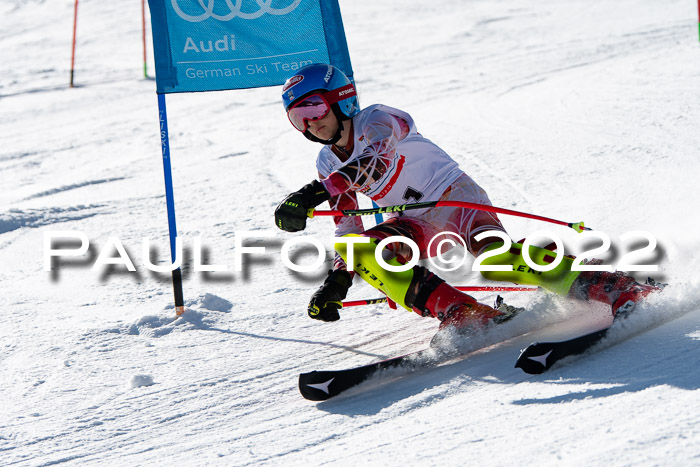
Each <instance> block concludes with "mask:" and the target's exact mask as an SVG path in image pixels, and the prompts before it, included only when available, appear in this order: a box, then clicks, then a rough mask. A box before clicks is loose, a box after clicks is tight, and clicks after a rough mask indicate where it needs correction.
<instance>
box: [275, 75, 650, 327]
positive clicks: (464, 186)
mask: <svg viewBox="0 0 700 467" xmlns="http://www.w3.org/2000/svg"><path fill="white" fill-rule="evenodd" d="M282 100H283V103H284V107H285V110H286V112H287V116H288V117H289V120H290V122H291V123H292V125H293V126H294V127H295V128H296V129H297V130H299V131H300V132H302V133H303V135H304V136H305V137H306V138H307V139H309V140H311V141H315V142H318V143H321V144H323V145H324V146H323V148H322V149H321V151H320V153H319V155H318V159H317V161H316V167H317V169H318V173H319V177H320V181H319V180H314V181H312V182H311V183H309V184H308V185H306V186H304V187H303V188H301V189H300V190H299V191H296V192H294V193H292V194H290V195H289V196H288V197H287V198H286V199H285V200H284V201H282V203H281V204H280V205H279V206H278V207H277V209H276V210H275V224H276V225H277V226H278V227H279V228H280V229H282V230H286V231H288V232H297V231H300V230H303V229H304V228H305V227H306V219H307V210H308V209H310V208H314V207H316V206H318V205H319V204H321V203H323V202H324V201H329V203H330V205H331V208H332V209H357V208H358V203H357V196H356V193H357V192H360V193H362V194H364V195H366V196H368V197H370V198H371V199H372V200H374V202H375V203H376V204H377V205H378V206H380V207H381V206H391V205H396V204H406V203H410V202H416V201H435V200H440V201H468V202H472V203H479V204H486V205H490V204H491V202H490V200H489V198H488V196H487V194H486V192H485V191H484V190H483V189H482V188H481V187H480V186H479V185H477V184H476V183H475V182H474V181H473V180H472V179H471V178H470V177H469V176H468V175H467V174H465V173H464V172H463V171H462V170H461V169H460V168H459V166H458V164H457V163H456V162H455V161H454V160H453V159H452V158H451V157H450V156H448V155H447V154H446V153H445V152H444V151H443V150H442V149H440V148H439V147H438V146H437V145H435V144H434V143H432V142H431V141H429V140H428V139H426V138H425V137H423V136H422V135H421V134H420V133H418V131H417V130H416V126H415V124H414V122H413V119H412V118H411V116H410V115H409V114H407V113H405V112H403V111H401V110H397V109H394V108H391V107H388V106H385V105H372V106H369V107H367V108H366V109H364V110H360V108H359V106H358V102H357V95H356V90H355V87H354V85H353V84H352V83H351V82H350V80H349V79H348V78H347V76H345V74H344V73H343V72H342V71H340V70H339V69H337V68H335V67H334V66H332V65H324V64H314V65H309V66H306V67H304V68H302V69H300V70H298V71H297V72H296V73H295V74H294V75H293V76H291V77H290V78H289V79H288V80H287V82H286V83H285V84H284V86H283V89H282ZM334 220H335V223H336V237H341V236H361V237H365V238H368V239H369V243H357V244H354V248H353V252H352V253H353V258H354V260H353V264H352V269H353V270H354V271H355V273H357V274H359V275H360V276H361V277H362V278H363V279H365V280H366V281H367V282H368V283H370V285H372V286H373V287H375V288H377V289H379V290H380V291H382V292H383V293H385V294H386V295H387V296H388V297H389V298H390V299H391V300H393V301H394V302H396V303H397V304H399V305H401V306H402V307H404V308H406V309H407V310H412V311H415V312H416V313H418V314H420V315H421V316H429V317H435V318H438V319H439V320H440V321H441V324H440V329H444V328H445V327H446V326H454V327H455V328H457V329H458V330H469V329H475V328H481V327H483V326H485V325H487V324H488V323H489V322H490V321H494V322H498V321H501V320H504V319H507V318H508V316H507V315H505V314H504V312H503V311H499V310H497V309H494V308H492V307H490V306H487V305H483V304H481V303H478V302H477V301H476V300H475V299H474V298H473V297H471V296H469V295H467V294H464V293H462V292H459V291H458V290H456V289H455V288H453V287H452V286H450V285H449V284H447V283H446V282H445V281H444V280H442V279H440V278H439V277H438V276H437V275H435V274H433V273H432V272H430V271H429V270H427V269H426V268H424V267H422V266H414V267H413V268H412V269H409V270H407V271H403V272H394V271H388V270H386V269H384V268H382V267H380V266H379V264H378V263H377V261H376V259H375V257H374V251H375V248H376V246H377V244H378V243H379V242H380V241H381V240H383V239H385V238H387V237H392V236H400V237H406V238H409V239H411V240H413V241H414V242H415V243H416V244H417V245H418V246H419V248H420V251H421V258H424V257H427V256H433V255H435V254H436V251H428V242H429V241H430V240H431V239H432V238H433V237H435V236H436V235H438V234H440V233H441V232H449V233H452V234H457V235H459V236H460V237H461V238H462V239H463V240H464V241H465V242H466V245H467V248H468V250H469V252H470V253H471V254H472V255H474V256H477V255H480V254H481V253H483V252H486V251H489V250H493V249H495V248H498V247H501V246H503V241H502V240H500V239H499V238H498V237H486V238H481V239H480V240H479V241H477V239H476V238H475V237H476V236H478V235H479V234H480V233H482V232H486V231H493V230H495V231H500V232H505V229H504V228H503V226H502V225H501V222H500V221H499V219H498V217H497V216H496V215H495V214H492V213H488V212H484V211H478V210H472V209H463V208H451V207H437V208H429V209H423V210H417V211H406V212H402V213H398V214H395V215H394V216H393V217H390V218H389V219H388V220H386V221H384V222H382V223H381V224H378V225H377V226H375V227H373V228H371V229H368V230H364V228H363V225H362V221H361V219H360V218H358V217H335V218H334ZM434 243H436V244H437V243H439V242H434ZM335 248H336V257H335V262H334V267H333V270H332V271H330V273H329V275H328V277H327V278H326V280H325V282H324V283H323V285H322V286H321V287H320V288H319V289H318V291H317V292H316V293H315V294H314V295H313V296H312V298H311V302H310V303H309V307H308V314H309V316H310V317H311V318H314V319H320V320H323V321H335V320H337V319H339V318H340V315H339V314H338V310H339V308H340V307H341V300H343V299H344V298H345V297H346V294H347V291H348V289H349V287H350V286H351V284H352V275H351V274H350V273H349V272H348V271H347V269H348V267H347V266H348V265H347V264H346V262H347V260H348V253H349V252H348V248H349V247H348V245H347V244H343V243H338V244H336V246H335ZM521 250H522V244H519V243H514V242H513V244H512V246H511V248H510V250H509V251H506V252H505V253H500V254H498V255H495V256H492V257H490V258H488V259H487V260H485V261H484V262H483V263H482V264H484V265H491V264H498V265H513V266H514V267H513V270H512V271H509V272H502V271H497V272H494V271H485V272H482V275H484V276H485V277H486V278H488V279H491V280H499V281H508V282H515V283H519V284H528V285H538V286H541V287H543V288H545V289H547V290H549V291H551V292H554V293H557V294H560V295H569V296H572V297H575V298H579V299H584V300H589V299H590V300H595V301H600V302H604V303H606V304H609V305H611V306H612V312H613V314H615V313H617V311H618V309H620V308H621V307H625V309H627V308H631V307H633V306H634V304H635V303H636V302H637V301H638V300H639V299H640V298H642V297H644V296H646V295H647V294H649V293H650V292H652V291H653V290H657V288H656V287H653V286H650V285H642V284H638V283H637V282H636V281H635V280H634V279H633V278H631V277H629V276H626V275H624V274H622V273H609V272H597V271H596V272H589V271H585V272H578V271H571V263H572V261H573V258H571V257H565V258H564V260H563V261H562V262H561V263H560V264H559V265H558V266H557V267H556V268H554V269H553V270H551V271H548V272H542V273H536V274H533V273H532V272H533V271H532V269H530V268H529V267H524V268H523V267H519V266H522V265H525V262H524V260H523V257H522V254H521ZM529 253H530V257H531V258H532V259H533V260H534V261H535V262H536V263H538V264H547V262H551V260H552V259H553V258H554V257H555V253H553V252H552V251H549V250H546V249H543V248H538V247H534V246H531V247H530V250H529ZM411 254H412V252H411V250H410V249H409V248H408V247H407V245H406V244H405V243H402V242H394V243H389V244H388V246H387V247H386V248H385V250H384V251H382V256H383V258H384V259H385V261H386V262H387V263H388V264H390V265H396V266H398V265H401V264H405V263H406V262H407V261H408V260H410V259H411ZM528 269H529V270H530V273H527V272H523V271H527V270H528Z"/></svg>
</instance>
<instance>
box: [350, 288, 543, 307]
mask: <svg viewBox="0 0 700 467" xmlns="http://www.w3.org/2000/svg"><path fill="white" fill-rule="evenodd" d="M455 289H457V290H461V291H462V292H536V291H538V290H539V287H498V286H497V287H489V286H479V285H472V286H458V287H455ZM385 302H389V306H390V307H391V308H396V304H395V303H394V302H393V300H390V299H389V298H387V297H381V298H369V299H365V300H349V301H347V302H342V303H343V308H345V307H348V306H361V305H375V304H377V303H385Z"/></svg>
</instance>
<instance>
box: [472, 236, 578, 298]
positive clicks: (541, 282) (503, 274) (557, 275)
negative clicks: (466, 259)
mask: <svg viewBox="0 0 700 467" xmlns="http://www.w3.org/2000/svg"><path fill="white" fill-rule="evenodd" d="M501 247H503V243H501V242H498V243H495V244H493V245H490V246H489V247H487V248H486V249H485V251H484V252H483V253H482V255H483V254H487V255H488V252H491V251H493V250H495V249H497V248H501ZM522 247H523V244H522V243H513V244H512V245H511V247H510V249H509V250H507V251H505V252H502V253H499V254H496V255H492V256H489V257H487V258H485V259H484V260H483V261H482V262H481V264H482V265H484V266H492V265H506V266H507V265H512V266H513V269H512V270H511V271H481V275H482V276H484V277H485V278H487V279H490V280H494V281H505V282H514V283H516V284H523V285H536V286H539V287H542V288H544V289H546V290H549V291H550V292H554V293H556V294H559V295H566V294H568V293H569V289H571V284H573V282H574V280H576V278H577V277H578V275H579V274H581V272H580V271H572V270H571V264H572V263H573V261H574V258H572V257H570V256H564V258H563V259H562V261H561V263H559V264H558V265H557V266H556V267H555V268H554V269H552V270H551V271H537V270H535V269H533V268H532V267H530V266H529V265H528V264H527V263H526V262H525V260H524V258H523V255H522ZM529 253H530V259H532V261H533V262H534V263H535V264H537V265H540V266H547V265H549V264H551V263H552V262H553V261H554V260H555V258H556V256H557V253H555V252H553V251H550V250H547V249H544V248H540V247H538V246H532V245H531V246H530V248H529Z"/></svg>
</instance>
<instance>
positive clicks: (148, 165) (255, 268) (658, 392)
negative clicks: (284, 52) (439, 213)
mask: <svg viewBox="0 0 700 467" xmlns="http://www.w3.org/2000/svg"><path fill="white" fill-rule="evenodd" d="M341 8H342V11H343V20H344V24H345V29H346V33H347V39H348V44H349V49H350V54H351V57H352V60H353V68H354V70H355V78H356V81H357V85H358V90H359V95H360V103H361V105H364V106H367V105H370V104H372V103H375V102H381V103H385V104H387V105H391V106H395V107H398V108H402V109H404V110H406V111H408V112H410V113H411V114H412V115H413V116H414V118H415V119H416V123H417V126H418V129H419V131H421V133H423V134H424V135H426V136H427V137H428V138H430V139H432V140H433V141H435V142H436V143H438V144H439V145H441V146H442V147H443V148H444V149H445V150H446V151H447V152H448V153H450V154H451V155H452V156H453V157H454V158H455V159H456V160H457V161H458V162H460V164H461V166H462V167H463V168H464V169H465V171H466V172H467V173H468V174H469V175H470V176H471V177H472V178H474V179H475V180H476V181H477V182H478V183H479V184H481V185H482V186H483V187H484V188H485V189H486V190H487V192H488V193H489V196H490V198H491V201H492V202H493V203H494V204H495V205H498V206H503V207H506V208H511V209H517V210H522V211H526V212H533V213H536V214H541V215H545V216H548V217H554V218H561V219H563V220H566V221H569V222H577V221H580V220H584V221H585V222H586V225H588V226H592V227H595V228H596V229H598V230H600V231H603V232H605V233H607V234H608V235H609V236H610V237H611V239H612V241H613V244H614V245H615V250H616V252H615V254H610V255H607V256H606V258H605V259H606V260H607V261H609V262H611V263H614V262H615V261H616V260H617V259H618V258H619V255H620V254H621V252H622V251H624V247H623V246H621V245H620V243H619V242H620V240H619V237H620V235H622V234H623V233H625V232H628V231H632V230H647V231H649V232H652V233H653V234H654V235H656V236H657V238H658V239H659V247H658V251H659V252H660V253H659V255H657V256H656V257H655V258H654V259H655V260H659V264H660V268H659V272H658V274H657V276H659V277H660V278H661V279H662V280H664V281H667V282H669V283H670V284H671V285H670V286H669V287H668V288H667V289H666V290H665V291H664V292H663V294H661V295H659V296H656V297H651V298H650V299H649V301H648V302H647V303H645V304H643V305H640V306H639V308H638V310H636V311H635V313H634V314H633V315H631V316H630V318H629V319H628V320H627V321H625V322H624V325H622V326H619V329H616V330H615V332H612V333H611V334H610V337H609V338H608V339H606V340H605V341H604V342H602V343H601V345H600V347H599V349H598V351H596V352H593V353H590V354H588V355H585V356H579V357H573V358H569V359H566V360H564V361H562V362H560V363H558V364H557V365H556V366H555V367H553V368H552V369H551V370H550V371H549V372H547V373H546V374H544V375H539V376H530V375H526V374H524V373H522V372H520V370H518V369H514V368H513V364H514V362H515V359H516V358H517V356H518V352H519V350H520V349H522V348H524V347H525V346H526V345H527V344H529V343H530V342H532V341H535V340H553V339H555V338H564V337H567V336H571V335H573V334H578V333H580V332H581V329H580V328H582V327H586V328H590V329H594V328H596V327H601V326H603V325H605V323H606V322H607V320H609V316H608V314H607V310H606V309H605V307H601V306H595V305H592V306H587V305H585V304H580V303H571V302H568V301H566V300H564V299H559V298H556V297H551V296H548V295H544V294H524V293H520V294H518V293H504V294H503V295H504V296H505V298H506V301H507V302H508V303H511V304H513V305H518V306H525V307H526V308H527V311H526V312H524V313H522V314H521V315H519V316H518V317H516V318H515V319H514V320H513V321H512V322H509V323H506V324H504V325H503V327H499V328H497V329H495V330H493V331H492V333H491V334H490V335H488V336H485V337H484V339H485V340H486V341H487V342H496V341H500V340H502V339H506V338H509V337H512V336H514V335H516V337H513V338H512V339H510V340H507V341H506V342H503V343H498V344H495V345H493V346H492V347H490V348H488V349H487V350H485V351H477V352H474V353H473V354H470V355H469V356H468V357H466V358H462V359H456V360H454V361H451V362H447V363H445V364H444V365H441V366H439V367H437V368H431V369H424V370H419V371H417V372H415V373H412V374H410V375H404V376H401V373H400V372H391V371H390V372H387V373H386V374H384V375H383V376H381V377H377V378H374V379H372V380H370V381H367V382H365V383H363V384H362V385H360V386H358V387H356V388H352V389H350V390H349V391H347V393H345V394H342V395H341V396H339V397H337V398H335V399H332V400H329V401H326V402H321V403H310V402H308V401H305V400H303V399H302V398H301V396H300V395H299V392H298V389H297V387H296V385H297V377H298V374H299V373H300V372H306V371H311V370H315V369H318V370H321V369H341V368H347V367H352V366H356V365H362V364H366V363H369V362H372V361H376V360H380V359H385V358H389V357H393V356H396V355H400V354H403V353H407V352H411V351H414V350H418V349H421V348H424V347H426V346H427V345H428V342H429V341H430V338H431V336H432V334H433V333H434V331H435V329H436V327H437V323H436V322H435V321H432V320H427V319H422V318H420V317H418V316H417V315H415V314H412V313H406V312H401V311H397V310H390V309H388V307H386V306H381V305H375V306H367V307H357V308H348V309H345V310H343V313H342V319H341V321H339V322H337V323H318V322H315V321H312V320H309V319H308V318H307V317H306V313H305V308H306V304H307V302H308V299H309V296H310V295H311V293H312V292H313V291H314V290H315V289H316V287H317V286H318V284H319V283H320V282H321V281H322V279H323V277H324V276H325V270H326V269H327V268H328V267H330V264H331V254H330V252H329V253H328V255H327V262H326V263H325V264H324V267H323V268H321V269H322V270H319V271H318V272H317V273H310V274H305V275H294V274H292V273H291V272H290V271H288V270H287V269H286V268H284V266H283V265H282V262H281V260H280V257H279V252H280V249H281V247H282V243H283V242H284V241H285V240H286V239H288V238H291V235H288V234H284V233H281V232H279V231H276V230H274V229H275V227H274V226H273V222H272V213H273V211H274V208H275V206H276V205H277V203H278V202H279V201H280V200H281V199H283V197H284V196H286V194H288V193H289V192H290V191H292V190H296V189H298V188H299V187H300V186H302V185H304V184H306V183H308V182H309V181H310V180H311V179H312V178H314V177H315V176H316V173H315V168H314V156H315V154H316V151H317V150H318V146H317V145H315V144H312V143H309V142H306V141H305V140H304V139H303V138H301V137H300V135H299V134H298V132H296V131H295V130H293V128H291V127H290V125H289V122H288V121H287V119H286V117H285V116H284V114H283V112H282V106H281V104H280V101H279V87H272V88H263V89H253V90H242V91H232V92H218V93H204V94H183V95H171V96H168V115H169V122H168V123H169V127H170V145H171V152H172V163H173V178H174V183H175V203H176V212H177V223H178V231H179V234H180V236H181V237H182V238H183V240H184V244H185V250H184V260H185V261H184V267H183V277H184V289H185V290H184V291H185V298H186V304H187V311H186V312H185V314H184V315H183V316H182V317H180V318H177V319H176V317H175V314H174V308H173V305H172V290H171V285H170V277H169V275H168V274H164V273H152V272H150V271H148V270H147V269H146V268H145V266H144V258H143V255H144V252H143V251H142V243H141V242H142V240H143V239H144V238H149V239H150V241H151V244H150V246H151V251H150V256H149V257H150V258H151V261H153V262H155V263H164V262H166V261H167V260H168V258H169V251H168V250H169V248H168V234H167V217H166V210H165V201H164V194H163V175H162V164H161V158H160V140H159V134H158V112H157V105H156V96H155V84H154V82H153V80H145V79H143V78H142V76H141V71H142V69H141V68H140V65H139V60H140V58H141V53H142V51H141V30H140V19H139V15H140V11H139V8H138V5H130V6H128V5H127V6H125V5H122V4H117V3H113V2H102V1H98V0H84V1H81V2H80V11H79V19H78V48H77V57H76V74H75V77H76V82H77V86H76V87H75V88H74V89H70V88H68V86H67V82H68V77H69V65H70V32H71V27H72V14H73V2H71V1H69V0H57V1H52V2H46V1H40V0H6V1H5V2H2V4H0V13H1V14H0V49H1V50H3V63H4V65H5V66H4V67H3V68H2V69H0V127H1V128H2V135H3V144H2V146H1V147H0V176H1V177H2V181H3V190H2V191H1V192H0V265H1V266H0V304H2V305H3V306H2V310H3V311H4V313H3V318H2V325H1V326H0V379H1V380H2V381H3V384H2V385H0V401H2V403H0V465H54V464H63V463H69V464H78V463H81V464H83V463H89V464H117V463H118V464H135V465H145V464H155V463H158V464H163V463H165V464H168V463H172V462H175V461H177V462H180V463H184V464H187V465H205V464H207V465H209V464H215V465H241V466H244V465H308V464H311V465H346V464H348V465H349V464H357V463H362V462H365V463H369V464H372V465H405V464H411V465H414V464H419V465H470V464H479V465H519V464H533V465H536V464H554V465H572V464H573V465H591V464H594V465H597V464H606V465H678V466H681V465H682V466H686V465H697V464H698V463H700V424H699V423H698V420H700V411H699V409H698V407H700V399H699V398H698V394H700V371H698V362H700V325H699V324H698V323H699V322H700V280H699V278H700V276H699V275H698V272H697V271H698V268H699V267H700V256H698V253H697V252H698V251H699V248H700V242H698V240H697V234H696V232H698V231H699V230H700V220H698V219H699V218H698V216H695V215H693V213H692V206H694V203H695V202H696V201H697V198H698V197H697V194H696V192H697V190H696V180H695V179H696V178H697V173H698V167H699V166H700V165H699V164H698V162H697V160H698V157H697V156H698V148H699V147H700V133H698V131H697V126H698V125H697V122H698V121H699V119H700V112H699V111H698V107H697V105H696V103H697V102H698V101H699V98H700V95H699V94H700V91H699V89H700V88H698V85H697V83H698V78H700V61H699V60H698V53H700V52H699V51H698V43H697V23H696V20H697V11H696V9H695V5H693V4H691V3H689V2H681V1H680V0H664V1H661V2H651V3H650V2H643V1H641V0H621V1H619V2H603V1H594V2H590V1H583V0H566V1H563V2H555V1H547V2H545V3H541V2H540V3H538V4H532V3H531V2H524V1H521V0H515V1H510V2H489V1H484V0H476V1H470V2H462V3H455V2H447V1H444V0H439V1H435V2H418V1H412V2H408V3H406V4H402V5H401V8H397V7H396V5H394V6H388V5H385V4H384V3H382V2H369V1H367V0H356V1H353V2H344V3H343V4H342V5H341ZM368 31H371V33H369V32H368ZM149 42H150V41H149ZM148 53H149V57H152V50H149V52H148ZM149 70H150V73H151V74H152V73H153V71H152V70H153V63H152V61H151V62H149ZM368 205H369V202H368V201H363V206H368ZM503 221H504V224H505V226H506V227H507V228H508V230H509V232H510V233H511V235H512V236H513V237H516V238H517V239H519V238H521V237H525V236H526V235H527V234H528V233H530V232H533V231H535V230H541V229H545V230H547V229H548V228H549V229H550V230H551V231H552V232H556V233H557V234H558V235H559V236H561V237H562V239H563V240H564V242H565V246H566V248H567V249H569V248H573V250H576V249H577V248H581V245H579V243H580V242H578V241H577V240H578V238H579V237H577V236H576V234H575V233H573V232H572V231H570V230H568V229H558V228H554V227H551V228H550V227H549V226H547V225H544V226H543V225H542V224H539V223H536V222H534V221H530V220H522V219H515V218H504V219H503ZM367 222H368V224H371V222H372V221H371V220H369V219H367ZM55 230H69V231H70V230H80V231H83V232H85V233H86V235H87V236H88V238H89V239H90V249H89V253H88V255H87V256H86V257H84V258H76V259H69V258H65V259H64V258H62V259H58V260H56V261H55V262H54V266H55V267H56V269H55V270H54V271H52V272H46V271H44V270H43V256H42V252H43V248H44V243H43V241H44V235H45V234H46V233H47V232H49V231H55ZM243 231H251V232H253V233H256V232H257V233H261V232H272V233H273V235H274V236H273V237H272V238H268V239H260V240H250V241H249V242H248V243H246V245H248V246H264V247H265V248H266V253H265V254H264V255H256V256H254V257H253V258H252V259H251V260H250V261H249V262H248V264H247V267H246V269H245V270H244V271H240V272H239V271H233V264H234V254H233V252H234V240H235V237H236V236H237V235H240V233H241V232H243ZM331 232H332V227H331V222H330V221H328V220H324V219H315V220H312V221H309V223H308V228H307V230H306V231H305V232H304V233H303V235H313V236H315V237H316V238H319V239H322V240H323V241H326V244H327V245H328V246H330V237H331ZM197 236H201V237H202V244H203V245H204V246H205V249H206V251H205V252H204V256H205V264H219V265H226V266H227V267H228V268H229V270H228V271H227V272H226V273H210V274H205V273H197V272H195V271H194V270H193V254H194V252H193V243H192V242H193V239H194V238H195V237H197ZM113 237H117V238H119V240H120V241H121V242H122V243H123V245H124V247H125V250H126V252H127V254H128V255H129V257H130V259H131V260H132V261H133V263H134V264H135V267H136V272H133V273H131V272H126V271H125V268H124V267H123V266H119V265H114V266H112V267H105V268H102V269H99V270H96V271H93V270H92V268H91V267H92V264H93V263H94V262H95V260H96V259H97V258H98V256H99V254H100V253H101V252H102V250H103V248H105V246H106V245H107V243H108V242H109V239H110V238H113ZM568 251H570V250H567V252H568ZM300 255H301V256H300V260H302V261H303V260H304V258H306V256H305V255H304V254H303V253H302V254H300ZM112 256H114V252H113V254H112ZM465 270H466V266H465ZM465 270H462V269H460V270H459V271H456V272H454V273H449V274H444V276H445V278H446V279H448V280H449V281H451V282H453V283H455V284H465V285H470V284H476V283H482V280H481V279H480V277H479V276H477V275H476V274H475V273H470V272H468V271H467V272H466V273H465ZM644 274H645V273H638V277H640V278H641V279H643V278H644ZM375 296H378V293H377V292H375V291H373V289H371V288H370V287H368V286H366V285H364V284H360V283H357V284H355V286H354V287H353V288H352V289H351V291H350V297H348V298H349V299H356V298H371V297H375ZM478 298H479V299H480V300H482V301H484V302H485V303H489V302H492V301H493V299H494V298H495V294H481V295H479V296H478ZM522 332H528V334H526V335H524V336H518V334H520V333H522Z"/></svg>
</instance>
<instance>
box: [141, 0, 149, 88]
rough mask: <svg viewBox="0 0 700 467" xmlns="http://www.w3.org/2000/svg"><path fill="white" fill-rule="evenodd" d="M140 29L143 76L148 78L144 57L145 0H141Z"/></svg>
mask: <svg viewBox="0 0 700 467" xmlns="http://www.w3.org/2000/svg"><path fill="white" fill-rule="evenodd" d="M141 29H142V31H143V77H144V78H148V67H147V65H146V64H147V59H146V0H141Z"/></svg>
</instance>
